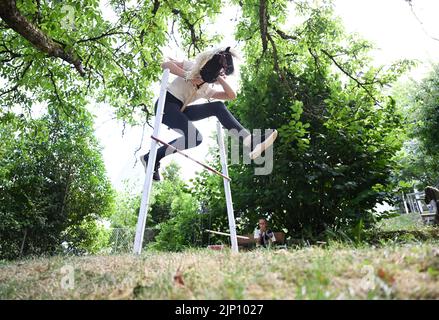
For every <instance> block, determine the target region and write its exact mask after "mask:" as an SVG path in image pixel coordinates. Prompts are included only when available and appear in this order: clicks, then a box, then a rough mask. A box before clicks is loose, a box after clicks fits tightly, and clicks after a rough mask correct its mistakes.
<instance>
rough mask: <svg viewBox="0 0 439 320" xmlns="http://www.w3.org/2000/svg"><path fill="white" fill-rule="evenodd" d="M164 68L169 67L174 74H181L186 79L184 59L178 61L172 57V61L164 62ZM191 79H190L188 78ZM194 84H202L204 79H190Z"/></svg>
mask: <svg viewBox="0 0 439 320" xmlns="http://www.w3.org/2000/svg"><path fill="white" fill-rule="evenodd" d="M161 66H162V69H163V70H164V69H169V71H170V72H171V73H172V74H175V75H176V76H179V77H181V78H183V79H186V70H184V69H183V61H181V62H178V61H176V60H173V59H171V60H170V61H166V62H163V63H162V65H161ZM188 81H189V80H188ZM190 82H191V83H192V85H194V86H196V85H200V84H203V83H204V82H203V80H201V79H198V78H197V79H190Z"/></svg>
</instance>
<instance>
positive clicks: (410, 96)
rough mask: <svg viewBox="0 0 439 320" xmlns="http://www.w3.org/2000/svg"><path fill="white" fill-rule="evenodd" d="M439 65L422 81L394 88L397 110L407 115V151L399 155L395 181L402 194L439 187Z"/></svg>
mask: <svg viewBox="0 0 439 320" xmlns="http://www.w3.org/2000/svg"><path fill="white" fill-rule="evenodd" d="M438 85H439V66H438V65H434V66H432V70H431V72H430V73H429V74H428V75H427V76H426V77H425V78H424V79H422V80H421V81H420V82H418V83H417V82H415V81H413V80H411V81H409V82H406V83H404V84H400V85H399V86H398V87H396V88H395V89H394V95H395V96H396V100H397V103H398V108H399V109H400V110H401V112H402V113H403V114H405V115H406V116H405V121H404V125H405V127H406V128H407V132H406V141H405V143H404V148H403V149H402V150H401V151H400V152H399V153H398V167H397V168H396V170H394V179H395V181H396V182H397V183H399V186H400V188H401V189H402V190H403V191H408V190H410V189H412V188H413V187H416V188H418V189H420V190H422V189H424V188H425V187H426V186H427V185H437V184H439V151H438V150H439V133H438V128H439V116H438V114H439V108H438V96H439V91H438Z"/></svg>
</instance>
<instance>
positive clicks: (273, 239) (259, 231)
mask: <svg viewBox="0 0 439 320" xmlns="http://www.w3.org/2000/svg"><path fill="white" fill-rule="evenodd" d="M262 235H265V232H262ZM260 236H261V230H259V229H255V231H254V233H253V238H255V239H259V237H260ZM270 240H271V241H276V237H275V236H274V232H272V233H271V237H270Z"/></svg>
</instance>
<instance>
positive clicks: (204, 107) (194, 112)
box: [154, 92, 250, 162]
mask: <svg viewBox="0 0 439 320" xmlns="http://www.w3.org/2000/svg"><path fill="white" fill-rule="evenodd" d="M157 106H158V100H157V101H156V103H155V109H154V112H155V113H157ZM182 106H183V102H181V101H180V100H179V99H177V98H176V97H175V96H173V95H172V94H171V93H170V92H167V93H166V100H165V106H164V113H163V120H162V123H163V124H165V125H167V126H168V127H169V128H170V129H173V130H175V131H177V132H179V133H180V134H182V136H181V137H179V138H177V139H175V140H173V141H171V142H169V144H170V145H172V146H173V147H175V148H177V149H179V150H184V149H189V148H193V147H196V146H198V145H199V144H200V143H201V142H202V141H203V137H202V135H201V133H200V132H199V131H198V129H197V128H196V127H195V126H194V125H193V124H192V122H191V121H198V120H201V119H205V118H208V117H211V116H215V117H217V118H218V120H219V121H220V123H221V124H222V125H223V126H224V128H226V129H228V130H230V129H235V130H237V131H238V132H243V133H244V134H243V136H247V135H249V134H250V133H249V132H248V131H247V130H246V129H245V128H244V127H243V126H242V125H241V124H240V123H239V122H238V121H237V120H236V119H235V117H234V116H233V115H232V114H231V113H230V111H229V110H228V109H227V107H226V105H225V104H224V102H222V101H214V102H209V103H202V104H194V105H190V106H187V108H186V109H185V110H184V111H183V112H181V111H180V109H181V107H182ZM241 130H244V131H241ZM167 149H168V147H167V146H161V147H160V148H158V149H157V160H156V161H157V162H158V161H160V160H161V159H162V158H163V157H165V156H167V155H169V154H172V153H175V152H176V151H175V150H167ZM169 149H170V148H169Z"/></svg>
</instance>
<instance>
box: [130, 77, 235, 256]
mask: <svg viewBox="0 0 439 320" xmlns="http://www.w3.org/2000/svg"><path fill="white" fill-rule="evenodd" d="M169 73H170V70H169V69H165V70H164V72H163V77H162V82H161V86H160V95H159V100H158V106H157V113H156V117H155V125H154V131H153V134H152V136H151V148H150V152H149V157H148V164H147V167H146V176H145V183H144V185H143V193H142V200H141V203H140V211H139V217H138V219H137V227H136V236H135V239H134V248H133V253H134V254H140V253H141V251H142V244H143V237H144V232H145V225H146V216H147V213H148V207H149V198H150V195H151V189H152V180H153V170H154V164H155V161H156V157H157V147H158V144H159V143H162V144H164V145H167V146H168V147H171V148H173V149H174V150H175V151H176V152H177V153H179V154H181V155H183V156H185V157H186V158H188V159H190V160H192V161H194V162H195V163H198V164H200V165H201V166H203V167H204V168H206V169H208V170H210V171H211V172H213V173H215V174H217V175H219V176H221V177H222V178H223V181H224V191H225V196H226V202H227V216H228V220H229V231H230V242H231V244H232V251H233V252H238V241H237V236H236V225H235V217H234V213H233V204H232V194H231V189H230V178H229V176H228V169H227V156H226V153H225V148H224V138H223V134H222V128H221V124H220V123H219V122H217V139H218V144H219V149H220V158H221V166H222V173H220V172H219V171H217V170H215V169H214V168H212V167H210V166H208V165H206V164H203V163H201V162H199V161H197V160H195V159H193V158H191V157H190V156H188V155H187V154H185V153H183V152H181V151H180V150H178V149H177V148H175V147H173V146H171V145H169V144H168V143H166V142H164V141H162V140H160V139H159V138H158V137H159V133H160V124H161V123H162V119H163V110H164V105H165V97H166V90H167V85H168V78H169Z"/></svg>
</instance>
